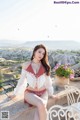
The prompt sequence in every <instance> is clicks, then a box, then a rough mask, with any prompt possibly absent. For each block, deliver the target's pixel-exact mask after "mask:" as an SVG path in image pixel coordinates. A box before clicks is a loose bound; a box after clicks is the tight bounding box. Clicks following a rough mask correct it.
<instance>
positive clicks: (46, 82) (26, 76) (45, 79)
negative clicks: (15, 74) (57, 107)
mask: <svg viewBox="0 0 80 120" xmlns="http://www.w3.org/2000/svg"><path fill="white" fill-rule="evenodd" d="M27 84H29V86H30V87H32V88H35V87H36V85H37V88H38V89H39V88H41V87H43V86H44V87H45V88H46V89H47V91H48V94H49V96H52V95H53V86H52V79H51V77H50V76H47V75H46V73H43V74H42V75H40V76H39V77H37V78H36V77H35V75H34V74H32V73H31V72H29V71H27V70H25V69H23V68H22V71H21V77H20V79H19V80H18V83H17V86H16V87H15V88H14V94H15V95H20V94H23V93H24V91H25V89H26V88H27Z"/></svg>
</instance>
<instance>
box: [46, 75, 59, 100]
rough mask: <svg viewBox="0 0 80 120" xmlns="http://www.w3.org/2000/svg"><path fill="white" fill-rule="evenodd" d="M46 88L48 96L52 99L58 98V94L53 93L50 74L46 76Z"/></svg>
mask: <svg viewBox="0 0 80 120" xmlns="http://www.w3.org/2000/svg"><path fill="white" fill-rule="evenodd" d="M46 88H47V91H48V95H49V97H51V98H54V99H59V97H58V95H54V88H53V85H52V79H51V77H50V76H46Z"/></svg>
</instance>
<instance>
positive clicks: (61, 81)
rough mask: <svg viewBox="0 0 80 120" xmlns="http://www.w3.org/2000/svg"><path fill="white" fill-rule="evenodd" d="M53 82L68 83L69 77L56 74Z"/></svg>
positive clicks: (58, 83)
mask: <svg viewBox="0 0 80 120" xmlns="http://www.w3.org/2000/svg"><path fill="white" fill-rule="evenodd" d="M55 83H56V84H57V85H58V86H63V85H66V84H69V78H65V77H59V76H57V75H56V76H55Z"/></svg>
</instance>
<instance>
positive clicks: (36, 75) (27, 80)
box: [9, 44, 55, 120]
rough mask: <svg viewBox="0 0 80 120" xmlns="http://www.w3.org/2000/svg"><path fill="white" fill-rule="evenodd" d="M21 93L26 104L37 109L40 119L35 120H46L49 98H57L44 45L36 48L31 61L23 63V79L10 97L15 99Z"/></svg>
mask: <svg viewBox="0 0 80 120" xmlns="http://www.w3.org/2000/svg"><path fill="white" fill-rule="evenodd" d="M27 84H28V86H27V87H26V85H27ZM21 93H24V102H25V103H28V104H29V106H32V105H34V106H36V107H37V109H38V114H39V118H38V117H37V114H36V115H35V120H46V119H47V108H46V106H47V102H48V96H50V97H52V98H55V96H54V95H53V87H52V80H51V78H50V66H49V63H48V54H47V51H46V48H45V46H44V45H42V44H40V45H37V46H35V48H34V50H33V54H32V57H31V60H30V61H28V62H26V63H23V65H22V73H21V78H20V80H19V81H18V84H17V86H16V88H15V89H14V95H12V96H9V97H11V98H14V97H16V96H17V95H18V94H21Z"/></svg>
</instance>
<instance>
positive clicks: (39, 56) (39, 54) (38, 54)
mask: <svg viewBox="0 0 80 120" xmlns="http://www.w3.org/2000/svg"><path fill="white" fill-rule="evenodd" d="M44 54H45V50H44V49H43V48H39V49H38V50H36V51H35V53H34V57H35V58H36V59H37V60H39V61H40V60H41V59H42V58H43V57H44Z"/></svg>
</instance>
